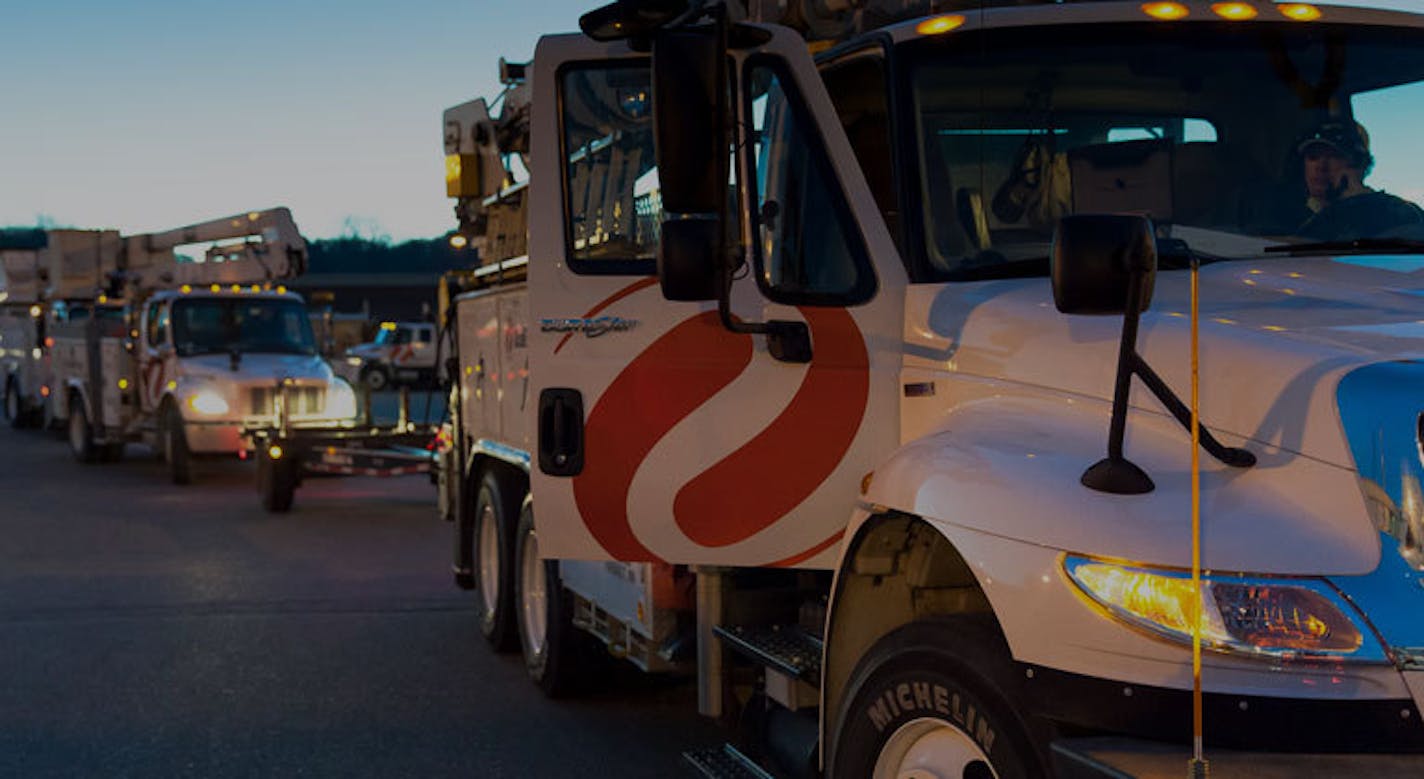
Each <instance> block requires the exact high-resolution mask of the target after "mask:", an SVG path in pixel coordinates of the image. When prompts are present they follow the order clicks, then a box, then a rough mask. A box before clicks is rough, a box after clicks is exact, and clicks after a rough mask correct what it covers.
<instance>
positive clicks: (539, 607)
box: [520, 532, 549, 655]
mask: <svg viewBox="0 0 1424 779" xmlns="http://www.w3.org/2000/svg"><path fill="white" fill-rule="evenodd" d="M520 580H521V583H522V585H523V587H522V589H523V593H524V597H523V599H522V601H521V603H520V610H521V612H522V614H523V617H524V635H525V637H526V638H528V639H529V644H530V646H531V647H534V648H535V649H534V651H533V652H532V654H534V655H541V654H543V653H544V640H545V639H544V636H545V635H546V633H547V631H548V613H549V612H548V593H547V591H546V589H545V582H544V564H543V563H542V562H540V561H539V540H538V537H537V536H535V535H534V534H533V533H532V532H531V533H530V534H529V537H528V538H526V539H525V540H524V554H523V556H522V557H521V559H520Z"/></svg>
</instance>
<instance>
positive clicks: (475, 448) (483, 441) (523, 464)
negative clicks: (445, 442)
mask: <svg viewBox="0 0 1424 779" xmlns="http://www.w3.org/2000/svg"><path fill="white" fill-rule="evenodd" d="M470 453H471V454H483V455H486V456H489V457H493V458H494V459H496V460H500V461H503V462H507V463H509V464H510V465H513V466H516V467H519V468H523V469H524V472H525V473H529V463H530V457H529V453H528V452H526V451H524V450H523V449H515V448H514V447H512V446H506V445H505V444H502V443H500V442H498V441H493V440H490V439H488V438H478V439H475V442H474V443H473V444H471V445H470Z"/></svg>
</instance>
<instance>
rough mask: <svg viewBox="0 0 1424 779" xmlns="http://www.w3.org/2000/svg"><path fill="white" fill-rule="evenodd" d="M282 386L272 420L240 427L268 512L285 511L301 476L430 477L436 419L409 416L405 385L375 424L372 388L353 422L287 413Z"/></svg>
mask: <svg viewBox="0 0 1424 779" xmlns="http://www.w3.org/2000/svg"><path fill="white" fill-rule="evenodd" d="M287 389H288V388H287V387H285V386H283V385H281V384H278V385H277V386H276V387H275V388H274V397H276V398H277V399H278V400H277V403H276V417H275V421H274V424H272V425H258V426H251V427H244V428H243V429H242V436H243V439H244V440H246V441H248V442H249V445H250V448H251V449H252V450H253V451H254V452H255V457H256V458H257V492H258V494H259V495H260V496H261V503H262V508H263V509H265V510H266V511H268V512H269V513H273V514H280V513H285V512H287V511H290V510H291V508H292V503H293V501H294V500H295V498H296V491H297V488H298V487H300V486H301V484H302V480H303V477H305V476H308V475H319V476H325V477H339V476H378V477H390V476H413V475H416V474H421V473H428V474H431V476H432V479H433V478H434V477H435V474H436V469H435V462H436V456H437V454H436V451H435V449H434V446H433V444H434V442H435V441H436V438H437V436H438V434H439V431H440V426H439V425H431V424H417V423H415V422H412V421H411V419H410V390H409V389H406V388H402V389H401V391H400V412H399V416H398V417H397V419H396V421H395V422H394V423H393V424H390V425H380V424H377V423H376V422H375V420H374V418H373V415H372V413H371V394H370V391H369V390H367V391H366V392H365V393H364V398H363V404H362V407H363V409H364V412H363V415H362V419H361V420H360V421H359V422H357V423H343V424H337V425H322V426H313V425H309V424H307V425H304V424H300V423H295V422H293V421H292V420H291V417H290V415H289V414H288V413H287V409H288V408H289V398H288V392H287Z"/></svg>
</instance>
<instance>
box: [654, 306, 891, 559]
mask: <svg viewBox="0 0 1424 779" xmlns="http://www.w3.org/2000/svg"><path fill="white" fill-rule="evenodd" d="M801 313H802V314H803V315H804V316H805V317H806V323H807V324H808V325H810V327H811V343H812V344H813V346H814V349H815V351H814V357H813V358H812V361H811V365H810V366H809V367H808V368H807V370H806V377H805V378H804V379H803V380H802V382H801V387H800V388H799V389H798V390H797V391H796V395H795V397H793V398H792V399H791V403H790V404H789V405H788V406H787V407H786V409H785V410H784V411H782V412H781V414H780V415H779V416H777V418H776V419H775V420H773V421H772V423H771V424H770V425H768V426H767V427H766V429H765V430H763V431H761V432H760V433H758V434H757V436H756V437H755V438H753V439H752V440H751V441H748V442H747V443H746V444H745V445H744V446H742V448H740V449H738V450H737V451H735V452H733V453H732V454H730V455H727V456H726V457H725V458H723V459H722V460H721V461H720V462H718V463H717V464H716V465H713V466H712V467H711V468H708V469H707V470H706V471H703V472H702V473H701V474H700V475H699V476H698V477H697V478H695V479H693V480H692V481H690V482H688V483H687V485H686V486H684V487H683V488H682V489H681V490H679V491H678V493H677V497H676V499H674V501H673V516H674V517H675V518H676V520H677V524H678V527H680V528H682V531H683V532H684V533H686V534H687V537H688V538H690V539H692V540H693V541H695V542H696V543H699V544H701V545H703V546H711V547H718V546H729V545H731V544H735V543H738V542H741V541H745V540H746V539H748V538H751V537H752V536H753V535H756V534H757V533H759V532H761V531H762V530H765V529H766V528H768V527H770V526H771V525H773V524H774V523H775V522H776V521H777V520H778V519H780V518H782V517H783V516H785V515H786V514H788V513H790V512H791V510H792V509H794V508H796V506H797V505H798V504H800V503H801V501H803V500H805V499H806V498H807V497H809V496H810V495H811V493H813V492H815V491H816V488H818V487H820V486H821V483H822V482H824V481H825V480H826V477H827V476H830V474H831V472H832V471H834V470H835V469H836V466H837V465H839V464H840V462H841V459H842V458H843V457H845V453H846V452H847V451H848V450H849V449H850V446H851V443H852V442H853V441H854V440H855V434H856V431H858V430H859V429H860V420H861V418H862V417H863V416H864V414H865V407H866V403H867V401H868V400H869V397H870V358H869V356H868V355H867V354H866V351H865V342H864V340H863V339H862V338H861V335H860V330H859V329H858V328H857V327H856V326H855V320H854V319H852V318H851V316H850V314H849V313H847V312H846V311H845V310H844V309H839V308H804V309H801ZM750 485H755V487H754V490H755V493H756V498H757V499H756V500H755V501H748V500H746V494H747V489H748V487H749V486H750Z"/></svg>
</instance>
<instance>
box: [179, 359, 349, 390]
mask: <svg viewBox="0 0 1424 779" xmlns="http://www.w3.org/2000/svg"><path fill="white" fill-rule="evenodd" d="M179 362H180V364H181V366H182V368H181V370H182V373H183V374H184V375H185V376H187V377H189V378H193V379H206V380H210V381H238V382H243V383H249V382H254V381H256V380H259V379H266V380H273V381H275V380H277V379H293V380H295V381H304V380H305V381H321V382H329V381H331V379H332V375H333V374H332V372H331V368H330V367H329V366H328V365H327V364H326V362H325V361H324V360H322V359H321V358H320V357H316V356H312V355H305V354H261V353H251V354H243V355H242V357H241V359H240V361H239V363H238V369H237V370H236V371H233V370H232V357H231V356H229V355H226V354H201V355H195V356H192V357H184V358H182V359H181V360H180V361H179Z"/></svg>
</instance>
